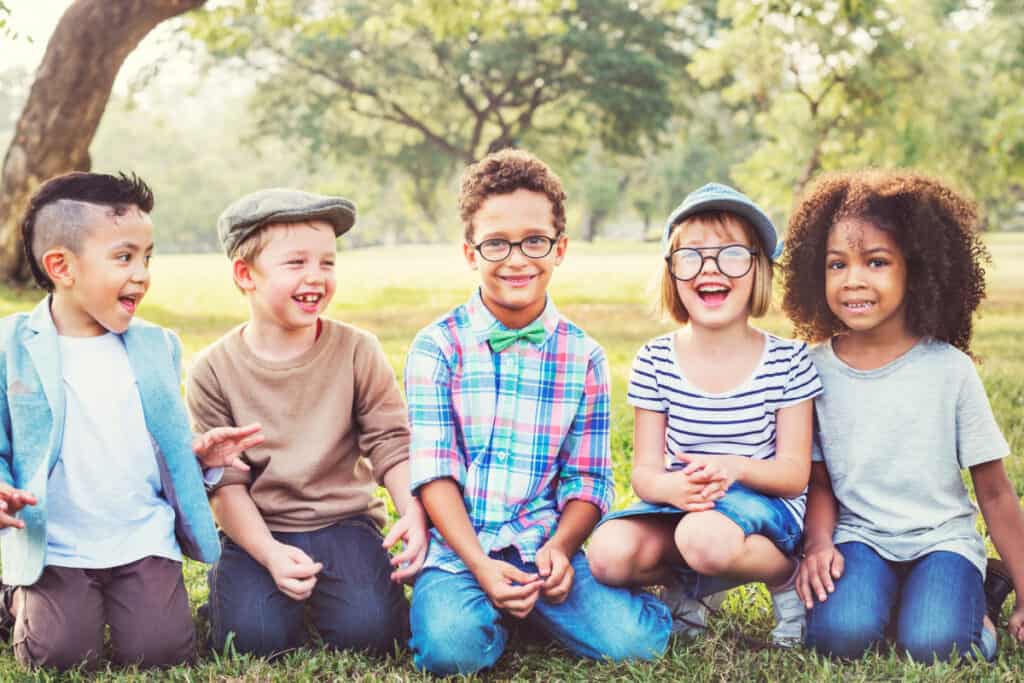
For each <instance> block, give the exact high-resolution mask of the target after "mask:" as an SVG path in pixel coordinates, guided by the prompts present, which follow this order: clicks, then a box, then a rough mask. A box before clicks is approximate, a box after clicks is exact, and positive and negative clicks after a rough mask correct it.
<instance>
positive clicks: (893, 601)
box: [807, 542, 996, 663]
mask: <svg viewBox="0 0 1024 683" xmlns="http://www.w3.org/2000/svg"><path fill="white" fill-rule="evenodd" d="M836 548H837V549H838V550H839V552H840V553H842V555H843V559H844V560H845V562H844V567H845V568H844V570H843V575H842V576H841V577H840V578H839V579H838V580H837V581H836V582H835V592H834V593H831V594H829V596H828V599H826V600H825V602H819V603H816V604H815V605H814V607H813V608H812V609H811V610H810V611H809V612H808V614H807V645H808V646H810V647H813V648H814V649H816V650H818V651H819V652H821V653H823V654H827V655H833V656H836V657H845V658H852V657H859V656H861V655H862V654H864V653H865V652H866V651H867V650H868V649H869V648H871V647H873V646H875V645H877V644H879V643H881V642H883V641H884V640H885V639H886V634H887V633H892V634H893V635H894V637H895V641H896V647H897V648H898V649H899V650H900V651H901V652H906V653H908V654H909V655H910V656H911V657H912V658H914V659H915V660H916V661H918V662H924V663H931V662H932V661H933V660H934V659H936V658H937V659H940V660H946V659H949V658H950V656H951V655H952V653H953V652H957V653H959V654H960V655H961V656H972V655H973V654H974V653H975V652H977V653H980V655H981V656H982V657H984V658H985V659H986V660H991V659H993V658H994V657H995V654H996V641H995V637H994V636H993V635H992V633H991V632H990V631H988V630H987V629H985V628H984V627H983V626H982V621H983V619H984V617H985V592H984V587H983V580H982V576H981V572H979V571H978V568H977V567H975V566H974V565H973V564H972V563H971V562H969V561H968V560H967V559H966V558H965V557H963V556H962V555H959V554H957V553H952V552H947V551H941V550H940V551H935V552H932V553H928V554H927V555H924V556H922V557H920V558H918V559H916V560H912V561H910V562H893V561H891V560H887V559H885V558H883V557H882V556H881V555H879V554H878V553H877V552H876V551H875V550H874V549H873V548H871V547H870V546H868V545H867V544H865V543H858V542H850V543H840V544H839V545H837V546H836Z"/></svg>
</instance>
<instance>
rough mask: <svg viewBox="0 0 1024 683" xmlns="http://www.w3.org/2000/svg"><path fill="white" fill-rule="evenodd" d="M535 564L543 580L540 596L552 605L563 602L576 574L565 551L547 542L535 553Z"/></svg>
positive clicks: (567, 595)
mask: <svg viewBox="0 0 1024 683" xmlns="http://www.w3.org/2000/svg"><path fill="white" fill-rule="evenodd" d="M536 562H537V572H538V573H539V574H540V576H541V578H542V579H544V583H543V584H542V585H541V588H540V594H541V595H543V596H544V598H545V599H546V600H547V601H548V602H550V603H551V604H553V605H558V604H560V603H563V602H565V599H566V598H567V597H569V589H570V588H572V580H573V578H574V577H575V574H576V572H575V571H574V570H573V568H572V563H571V562H569V557H568V556H567V555H566V554H565V551H564V550H562V549H561V548H560V547H558V546H557V545H554V544H552V543H551V542H550V541H548V542H547V543H545V544H544V545H543V546H541V549H540V550H538V551H537V559H536Z"/></svg>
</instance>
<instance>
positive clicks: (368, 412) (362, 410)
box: [353, 334, 409, 484]
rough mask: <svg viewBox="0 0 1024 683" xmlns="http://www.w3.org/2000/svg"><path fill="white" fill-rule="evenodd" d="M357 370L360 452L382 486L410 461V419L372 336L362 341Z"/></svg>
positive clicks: (385, 358)
mask: <svg viewBox="0 0 1024 683" xmlns="http://www.w3.org/2000/svg"><path fill="white" fill-rule="evenodd" d="M354 370H355V378H354V379H355V401H354V404H355V405H354V406H353V418H354V419H355V421H356V423H357V425H358V428H359V450H360V451H362V453H364V454H365V455H366V456H367V457H368V458H369V460H370V464H371V465H372V467H373V476H374V479H376V480H377V483H378V484H381V483H383V481H384V475H385V474H386V473H387V471H388V470H390V469H391V468H392V467H394V466H395V465H397V464H398V463H400V462H403V461H406V460H408V459H409V415H408V412H407V410H406V406H405V401H404V400H403V399H402V394H401V392H400V391H399V389H398V382H397V381H396V379H395V373H394V371H393V370H392V369H391V365H390V364H389V363H388V359H387V356H386V355H385V354H384V349H383V348H382V347H381V345H380V342H379V341H378V340H377V338H376V337H374V336H373V335H370V334H364V335H362V338H361V339H360V340H359V344H358V346H357V348H356V354H355V368H354Z"/></svg>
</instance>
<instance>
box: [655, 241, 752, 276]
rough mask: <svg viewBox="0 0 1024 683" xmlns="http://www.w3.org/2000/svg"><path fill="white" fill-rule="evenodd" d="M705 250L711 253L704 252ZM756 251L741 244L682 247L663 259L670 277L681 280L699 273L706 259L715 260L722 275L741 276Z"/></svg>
mask: <svg viewBox="0 0 1024 683" xmlns="http://www.w3.org/2000/svg"><path fill="white" fill-rule="evenodd" d="M706 251H710V252H713V253H710V254H705V253H704V252H706ZM756 253H757V250H756V249H751V248H750V247H745V246H743V245H742V244H727V245H725V246H724V247H696V248H694V247H683V248H681V249H676V250H674V251H673V252H672V253H670V254H669V255H668V256H666V257H665V261H667V262H668V270H669V272H670V273H672V277H674V278H675V279H677V280H682V281H683V282H686V281H688V280H692V279H694V278H695V277H697V276H698V275H700V273H701V271H702V270H704V263H705V262H706V261H707V260H708V259H710V260H712V261H714V262H715V267H716V268H717V269H718V272H719V273H721V274H722V275H724V276H726V277H743V276H744V275H746V274H747V273H749V272H750V269H751V268H752V267H753V265H754V255H755V254H756Z"/></svg>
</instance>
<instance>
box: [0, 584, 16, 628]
mask: <svg viewBox="0 0 1024 683" xmlns="http://www.w3.org/2000/svg"><path fill="white" fill-rule="evenodd" d="M16 588H17V587H16V586H7V585H4V584H0V642H4V643H8V642H10V640H11V633H12V632H13V631H14V613H13V612H11V608H12V607H13V606H14V591H15V590H16Z"/></svg>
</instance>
